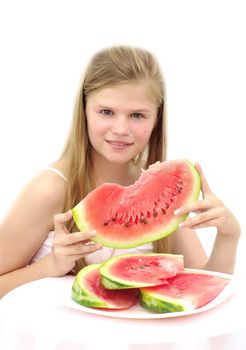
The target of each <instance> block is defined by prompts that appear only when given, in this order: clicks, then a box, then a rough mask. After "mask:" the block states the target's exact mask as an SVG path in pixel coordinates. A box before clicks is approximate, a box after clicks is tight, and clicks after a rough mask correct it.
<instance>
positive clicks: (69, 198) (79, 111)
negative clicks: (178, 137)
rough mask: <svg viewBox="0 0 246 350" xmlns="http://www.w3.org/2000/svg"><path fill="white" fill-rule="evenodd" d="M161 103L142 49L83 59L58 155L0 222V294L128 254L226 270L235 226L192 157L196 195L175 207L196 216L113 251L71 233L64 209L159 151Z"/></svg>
mask: <svg viewBox="0 0 246 350" xmlns="http://www.w3.org/2000/svg"><path fill="white" fill-rule="evenodd" d="M165 111H166V101H165V87H164V82H163V78H162V74H161V72H160V69H159V66H158V64H157V62H156V60H155V58H154V57H153V56H152V55H151V54H150V53H149V52H148V51H145V50H142V49H139V48H132V47H128V46H117V47H112V48H109V49H105V50H102V51H101V52H99V53H97V54H96V55H95V56H94V57H93V59H92V60H91V62H90V64H89V65H88V67H87V70H86V72H85V75H84V78H83V80H82V82H81V87H80V90H79V93H78V97H77V101H76V104H75V111H74V118H73V123H72V127H71V130H70V133H69V137H68V139H67V143H66V145H65V148H64V151H63V153H62V155H61V157H60V158H59V159H58V160H57V161H56V162H54V163H53V164H52V165H51V167H50V168H47V169H44V170H43V171H41V173H40V174H38V175H37V176H36V177H35V178H34V179H33V180H32V181H31V182H30V183H29V184H28V185H27V186H26V188H25V189H24V190H23V192H22V193H21V195H20V196H19V198H18V199H17V201H16V202H15V204H14V205H13V207H12V209H11V210H10V212H9V213H8V215H7V216H6V218H5V220H4V221H3V222H2V224H1V226H0V261H1V264H0V297H1V296H3V295H4V294H5V293H7V292H8V291H10V290H11V289H13V288H15V287H17V286H19V285H21V284H24V283H27V282H29V281H33V280H36V279H40V278H43V277H54V276H63V275H65V274H67V273H69V272H71V271H73V273H76V272H77V271H78V270H79V269H80V268H82V267H83V266H84V265H85V264H90V263H93V262H100V261H104V260H106V259H108V258H110V257H111V256H113V255H117V254H122V253H129V252H130V253H132V252H142V253H148V252H152V251H155V252H163V253H164V252H169V253H173V254H183V255H184V261H185V266H186V267H190V268H200V269H209V270H217V271H223V272H227V273H232V272H233V268H234V262H235V256H236V248H237V243H238V239H239V236H240V227H239V224H238V222H237V220H236V219H235V217H234V216H233V214H232V213H231V212H230V211H229V210H228V209H227V208H226V207H225V206H224V204H223V203H222V202H221V201H220V200H219V199H218V198H217V197H216V196H215V195H214V194H213V193H212V192H211V190H210V188H209V186H208V183H207V181H206V178H205V177H204V175H203V172H202V170H201V167H200V166H199V165H198V164H196V167H197V170H198V171H199V173H200V175H201V180H202V193H203V200H198V201H195V202H193V203H190V204H189V205H187V206H184V207H182V208H180V209H179V210H178V211H177V212H176V215H182V214H185V213H189V212H194V213H196V214H197V215H196V216H194V217H192V218H187V220H186V221H185V222H184V223H183V224H182V225H180V227H179V229H177V230H176V232H175V233H173V234H172V235H170V236H169V237H167V238H164V239H161V240H159V241H156V242H153V243H149V244H146V245H144V246H140V247H137V248H135V249H127V250H122V249H121V250H120V249H114V250H113V249H110V248H107V247H102V246H100V245H99V244H94V243H92V241H91V240H90V239H91V238H92V237H93V236H94V235H96V232H77V231H78V230H77V229H76V227H75V224H74V222H73V220H72V215H71V210H70V209H71V208H73V207H74V206H75V205H76V204H77V203H78V202H79V201H80V200H81V199H82V198H83V197H84V196H86V194H87V193H88V192H90V191H91V190H92V189H93V188H95V187H97V186H99V185H101V184H103V183H105V182H114V183H119V184H121V185H124V186H128V185H131V184H133V183H134V182H135V181H136V180H137V179H138V177H139V175H140V172H141V168H143V167H144V168H147V167H148V166H149V165H150V164H152V163H154V162H156V161H157V160H159V161H164V160H165V159H166V126H165V124H166V115H165ZM143 154H144V156H145V157H143ZM211 226H213V227H216V228H217V236H216V239H215V242H214V246H213V250H212V253H211V255H210V257H209V258H208V259H207V257H206V255H205V252H204V250H203V248H202V245H201V244H200V242H199V240H198V237H197V235H196V233H195V231H194V229H196V228H200V227H211Z"/></svg>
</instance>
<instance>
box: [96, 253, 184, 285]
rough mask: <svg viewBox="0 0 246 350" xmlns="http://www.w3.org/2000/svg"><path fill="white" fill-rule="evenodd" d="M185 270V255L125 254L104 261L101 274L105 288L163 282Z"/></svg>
mask: <svg viewBox="0 0 246 350" xmlns="http://www.w3.org/2000/svg"><path fill="white" fill-rule="evenodd" d="M183 270H184V259H183V255H174V254H154V253H153V254H125V255H120V256H115V257H113V258H111V259H109V260H108V261H106V262H105V263H103V264H102V265H101V267H100V275H101V282H102V284H103V286H104V287H105V288H108V289H124V288H139V287H147V286H156V285H159V284H163V283H166V279H167V278H169V277H173V276H175V275H176V274H177V273H178V272H180V271H183Z"/></svg>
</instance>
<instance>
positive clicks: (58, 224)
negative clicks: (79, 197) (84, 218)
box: [54, 210, 72, 232]
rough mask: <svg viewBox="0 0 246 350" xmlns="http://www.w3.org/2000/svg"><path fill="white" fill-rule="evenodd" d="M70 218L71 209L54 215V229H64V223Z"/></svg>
mask: <svg viewBox="0 0 246 350" xmlns="http://www.w3.org/2000/svg"><path fill="white" fill-rule="evenodd" d="M71 219H72V211H71V210H68V211H67V212H66V213H62V214H56V215H55V216H54V225H55V231H57V232H59V231H62V230H64V227H65V223H66V222H68V221H69V220H71Z"/></svg>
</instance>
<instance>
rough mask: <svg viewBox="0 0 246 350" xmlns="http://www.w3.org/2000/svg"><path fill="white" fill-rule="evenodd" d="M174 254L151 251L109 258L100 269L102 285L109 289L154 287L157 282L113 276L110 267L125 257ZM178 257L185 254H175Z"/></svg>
mask: <svg viewBox="0 0 246 350" xmlns="http://www.w3.org/2000/svg"><path fill="white" fill-rule="evenodd" d="M143 255H148V256H153V257H158V256H173V254H164V253H151V254H124V255H119V256H114V257H112V258H110V259H109V260H107V261H106V262H105V263H102V264H101V267H100V269H99V273H100V275H101V282H102V285H103V286H104V287H105V288H107V289H129V288H142V287H152V286H155V285H156V283H146V282H136V281H126V280H124V279H122V278H119V277H116V276H112V275H111V274H110V272H109V268H110V266H111V265H112V264H114V263H115V261H117V260H119V259H121V258H124V257H126V258H127V257H134V256H139V257H141V256H143ZM175 256H176V257H183V255H179V254H175Z"/></svg>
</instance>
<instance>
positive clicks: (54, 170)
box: [44, 168, 67, 182]
mask: <svg viewBox="0 0 246 350" xmlns="http://www.w3.org/2000/svg"><path fill="white" fill-rule="evenodd" d="M44 170H49V171H53V173H56V174H57V175H58V176H60V177H61V178H62V179H63V180H64V181H65V182H67V178H66V177H65V176H64V175H63V173H62V172H61V171H60V170H57V169H56V168H44Z"/></svg>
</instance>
